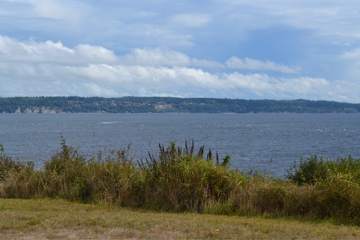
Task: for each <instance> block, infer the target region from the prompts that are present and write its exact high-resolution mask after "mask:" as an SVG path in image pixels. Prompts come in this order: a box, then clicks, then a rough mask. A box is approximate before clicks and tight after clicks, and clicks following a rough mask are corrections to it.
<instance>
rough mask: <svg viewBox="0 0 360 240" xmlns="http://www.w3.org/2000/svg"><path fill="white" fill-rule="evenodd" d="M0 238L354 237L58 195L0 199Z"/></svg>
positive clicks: (349, 231) (327, 228)
mask: <svg viewBox="0 0 360 240" xmlns="http://www.w3.org/2000/svg"><path fill="white" fill-rule="evenodd" d="M0 209H1V217H0V236H1V239H359V237H360V228H359V227H354V226H345V225H341V224H340V225H333V224H329V223H326V222H303V221H298V220H291V219H290V220H289V219H287V220H285V219H269V218H264V217H252V218H248V217H239V216H222V215H210V214H201V215H200V214H194V213H180V214H179V213H178V214H174V213H159V212H151V211H143V210H142V211H139V210H136V209H128V208H126V209H124V208H119V207H117V206H115V205H111V204H106V205H104V204H96V205H93V204H81V203H71V202H69V201H65V200H61V199H31V200H23V199H0Z"/></svg>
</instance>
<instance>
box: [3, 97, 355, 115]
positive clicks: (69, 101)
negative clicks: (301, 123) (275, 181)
mask: <svg viewBox="0 0 360 240" xmlns="http://www.w3.org/2000/svg"><path fill="white" fill-rule="evenodd" d="M0 113H16V114H19V113H26V114H37V113H43V114H55V113H177V114H189V113H222V114H239V113H248V114H256V113H281V114H289V113H298V114H299V113H360V104H355V103H343V102H333V101H311V100H303V99H299V100H244V99H218V98H173V97H121V98H102V97H13V98H0Z"/></svg>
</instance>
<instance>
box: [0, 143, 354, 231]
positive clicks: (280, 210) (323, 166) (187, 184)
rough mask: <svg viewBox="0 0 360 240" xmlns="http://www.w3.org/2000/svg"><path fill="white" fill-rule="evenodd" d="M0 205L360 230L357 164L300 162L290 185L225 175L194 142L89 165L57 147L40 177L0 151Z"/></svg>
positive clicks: (111, 155)
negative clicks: (289, 221) (316, 223)
mask: <svg viewBox="0 0 360 240" xmlns="http://www.w3.org/2000/svg"><path fill="white" fill-rule="evenodd" d="M0 150H1V151H0V197H3V198H43V197H47V198H62V199H67V200H70V201H78V202H83V203H109V204H116V205H118V206H124V207H140V208H146V209H153V210H160V211H171V212H197V213H216V214H232V215H252V216H255V215H261V216H266V217H300V218H311V219H331V220H332V221H335V222H338V223H343V224H356V225H360V214H359V212H360V191H359V181H360V175H359V174H360V173H359V172H360V159H354V158H352V157H351V156H349V157H347V158H339V159H337V160H335V161H333V160H329V159H322V158H318V157H317V156H312V157H310V158H307V159H301V160H300V163H299V164H295V165H294V166H293V167H292V168H291V169H289V171H288V175H287V179H276V178H272V177H271V176H266V175H261V174H259V173H257V174H254V175H252V176H249V175H247V174H245V173H242V172H239V171H237V170H236V169H232V168H230V166H229V165H230V157H229V156H226V157H225V158H224V159H222V160H219V157H218V156H217V154H216V155H215V156H213V154H212V152H211V150H209V151H208V152H207V153H205V149H204V146H202V147H200V148H199V149H198V150H195V147H194V142H191V143H188V142H187V143H185V147H184V148H181V147H178V146H176V144H175V143H174V142H170V144H169V146H167V147H165V146H163V145H161V144H160V145H159V154H158V155H157V156H154V155H153V154H149V156H148V158H146V159H144V160H141V159H140V160H135V159H134V157H133V156H132V155H131V154H130V147H129V146H128V147H126V148H124V149H121V150H113V151H110V152H108V153H107V154H103V153H102V152H99V154H98V155H96V156H93V157H91V158H88V157H86V156H85V155H84V154H82V153H80V152H79V151H78V150H77V149H75V148H73V147H70V146H68V145H67V144H66V142H65V140H64V139H62V142H61V148H60V150H59V151H58V152H57V153H56V154H54V155H53V156H52V157H51V159H49V160H48V161H46V162H45V165H44V168H43V169H42V170H34V168H33V164H32V163H21V162H16V161H14V160H13V159H11V158H10V157H8V156H6V155H5V154H4V151H3V148H1V149H0Z"/></svg>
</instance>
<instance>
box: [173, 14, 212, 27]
mask: <svg viewBox="0 0 360 240" xmlns="http://www.w3.org/2000/svg"><path fill="white" fill-rule="evenodd" d="M209 21H210V17H209V16H208V15H205V14H188V13H186V14H177V15H173V16H171V18H170V23H171V24H172V25H175V26H179V27H201V26H203V25H205V24H207V23H208V22H209Z"/></svg>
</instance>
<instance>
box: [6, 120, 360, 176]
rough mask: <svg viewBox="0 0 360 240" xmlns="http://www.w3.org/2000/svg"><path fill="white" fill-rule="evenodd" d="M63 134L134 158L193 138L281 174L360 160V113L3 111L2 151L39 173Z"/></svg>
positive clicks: (77, 143)
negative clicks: (300, 165) (309, 162)
mask: <svg viewBox="0 0 360 240" xmlns="http://www.w3.org/2000/svg"><path fill="white" fill-rule="evenodd" d="M61 136H63V137H64V138H65V139H66V142H67V144H68V145H70V146H73V147H76V148H79V150H80V151H83V152H84V153H85V154H87V155H89V156H91V155H95V154H96V153H97V152H98V150H100V149H102V150H103V151H105V152H106V151H109V150H111V149H122V148H124V147H126V146H127V145H128V144H131V146H132V151H133V153H134V154H136V158H143V159H144V158H145V157H146V156H147V153H148V152H149V151H150V152H152V153H154V154H155V155H156V154H157V152H158V144H159V143H161V144H164V145H168V143H169V141H175V142H176V144H177V145H180V146H184V143H185V141H186V140H192V139H194V141H195V149H198V148H199V147H200V146H202V145H205V148H206V149H208V148H211V150H212V151H213V152H214V153H215V152H218V154H219V156H220V158H224V157H225V156H226V155H230V156H231V158H232V166H233V167H238V168H239V169H240V170H247V169H253V170H254V169H258V170H259V171H267V172H269V173H270V174H272V175H273V176H280V177H281V176H284V175H285V174H286V169H288V168H289V167H290V166H291V165H292V164H293V163H294V161H295V160H296V161H298V160H299V159H300V157H302V156H303V157H309V156H310V155H313V154H316V155H318V156H323V157H328V158H331V159H336V158H338V157H346V156H348V155H349V154H350V155H352V156H353V157H356V158H358V157H360V148H359V143H360V115H359V114H0V144H2V145H3V146H4V148H5V154H7V155H9V156H12V157H18V158H19V159H21V160H28V161H34V162H35V165H36V166H37V167H38V168H40V167H41V166H42V164H43V162H44V161H45V160H48V159H49V158H50V156H51V155H52V154H54V153H55V152H56V151H58V150H60V147H61V145H60V143H61Z"/></svg>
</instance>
